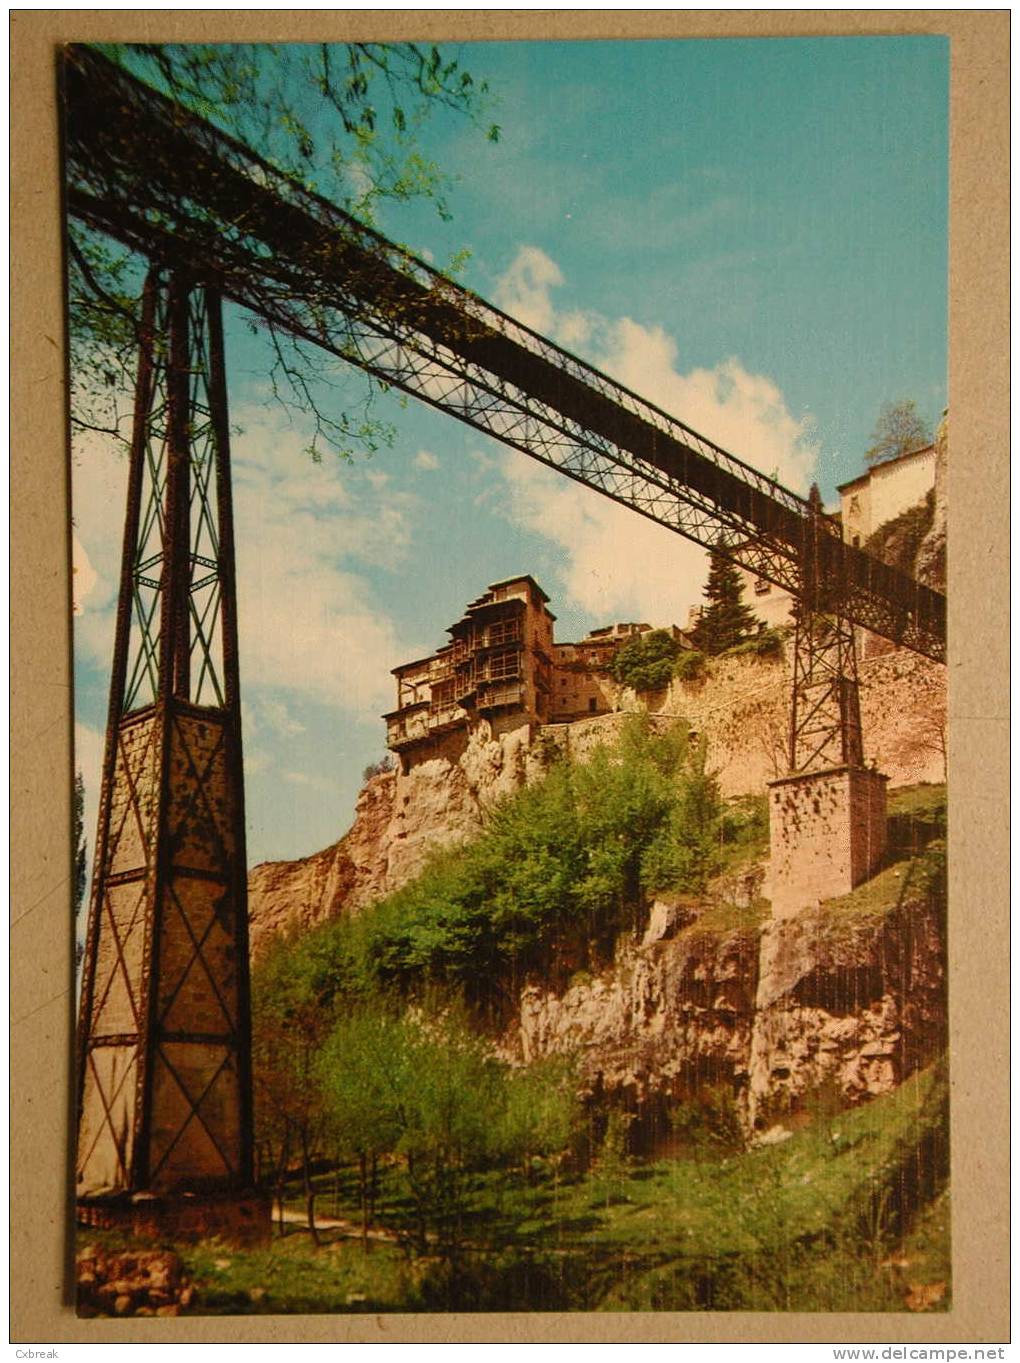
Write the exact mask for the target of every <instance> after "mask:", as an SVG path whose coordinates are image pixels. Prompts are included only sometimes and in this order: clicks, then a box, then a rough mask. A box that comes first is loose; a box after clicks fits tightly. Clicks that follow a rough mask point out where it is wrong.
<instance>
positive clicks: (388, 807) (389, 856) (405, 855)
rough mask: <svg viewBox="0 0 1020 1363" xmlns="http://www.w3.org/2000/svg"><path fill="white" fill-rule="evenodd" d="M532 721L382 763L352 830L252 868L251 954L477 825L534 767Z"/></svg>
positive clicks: (388, 880) (368, 897)
mask: <svg viewBox="0 0 1020 1363" xmlns="http://www.w3.org/2000/svg"><path fill="white" fill-rule="evenodd" d="M537 769H538V768H537V758H536V756H535V755H533V754H532V753H531V748H530V743H529V736H528V730H527V729H526V728H525V729H515V730H512V731H510V732H508V733H504V734H501V735H499V736H497V737H494V736H492V735H491V733H488V732H484V733H482V732H480V733H476V734H474V735H472V737H471V739H470V740H469V741H468V742H467V743H466V745H463V746H462V748H461V749H460V750H459V751H458V750H456V749H451V750H450V751H449V752H448V753H447V754H446V755H441V756H436V757H433V758H431V759H429V760H427V761H423V762H419V763H417V764H416V765H415V766H413V767H412V768H411V769H410V770H409V771H408V772H406V773H404V772H400V771H395V772H384V773H382V774H380V775H378V776H373V777H372V778H371V779H370V780H369V781H368V782H367V783H366V784H365V786H364V787H363V789H362V791H361V794H360V795H359V797H358V802H357V805H356V807H355V812H354V822H353V823H352V825H351V827H350V830H349V831H348V832H347V833H346V834H345V835H344V836H343V837H342V838H341V839H340V840H339V842H337V843H334V845H333V846H332V847H327V848H326V849H325V850H324V851H322V852H316V853H315V854H314V855H313V856H310V857H305V858H303V859H302V860H301V861H278V862H264V863H263V864H262V865H260V866H256V867H255V868H254V869H253V870H252V871H251V872H250V874H249V877H248V912H249V917H250V936H251V948H252V952H253V954H255V955H257V954H258V953H259V952H260V951H261V950H263V949H264V947H265V945H266V943H267V942H268V941H269V940H270V939H271V938H273V937H275V936H276V935H278V934H280V933H285V932H294V931H298V932H302V931H307V930H308V929H309V928H312V927H315V926H317V925H318V924H319V923H322V922H326V921H328V920H329V919H332V918H336V917H338V916H339V915H340V914H342V913H356V912H357V911H358V910H359V909H362V908H364V907H365V905H367V904H371V903H373V902H374V901H376V900H378V899H381V898H382V897H383V896H384V895H386V894H389V893H390V892H391V891H393V890H396V889H399V888H400V886H402V885H406V884H407V882H408V881H410V880H413V879H414V877H415V876H416V875H417V874H418V873H419V871H421V869H422V867H423V866H424V864H425V862H426V860H427V859H428V857H429V855H430V854H431V853H433V852H435V851H436V850H437V849H438V848H441V847H449V846H453V845H454V844H456V843H457V842H462V841H463V840H464V839H465V838H467V837H470V836H471V835H472V834H474V833H477V832H478V830H479V828H480V827H481V824H482V819H483V816H484V813H485V810H486V809H487V808H489V807H490V806H491V805H492V804H493V803H494V801H496V800H498V799H500V798H501V797H502V796H504V795H507V794H509V793H511V792H512V791H514V790H518V789H519V788H520V787H521V786H522V785H523V784H524V783H525V782H526V781H527V780H528V779H529V775H530V773H531V772H533V771H535V770H537Z"/></svg>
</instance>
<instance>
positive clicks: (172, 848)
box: [77, 270, 259, 1229]
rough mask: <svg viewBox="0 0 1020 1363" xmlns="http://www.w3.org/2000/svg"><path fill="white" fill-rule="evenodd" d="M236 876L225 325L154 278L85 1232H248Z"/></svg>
mask: <svg viewBox="0 0 1020 1363" xmlns="http://www.w3.org/2000/svg"><path fill="white" fill-rule="evenodd" d="M246 876H247V866H246V858H245V836H244V794H243V781H242V770H241V718H240V702H239V689H238V661H237V607H236V591H235V583H234V543H233V515H232V509H231V489H230V451H229V435H228V425H227V399H226V385H225V377H224V356H223V331H222V318H221V304H220V299H219V296H218V295H217V294H216V293H215V292H214V291H213V290H211V289H209V288H205V287H198V286H196V285H193V284H192V283H191V282H190V281H189V280H188V279H187V278H186V277H185V276H183V275H182V274H180V273H172V274H169V275H167V274H162V275H161V274H160V273H159V272H158V271H155V270H154V271H152V272H151V273H150V275H149V278H148V280H147V283H146V288H145V295H144V301H143V312H142V321H141V334H140V337H139V362H138V375H137V383H136V391H135V410H134V429H133V433H132V446H131V462H130V471H129V478H128V499H127V515H126V521H125V533H124V549H123V559H122V565H121V579H120V595H119V600H118V609H117V626H116V636H115V644H114V661H113V671H112V676H111V683H110V705H109V718H108V724H107V733H106V750H105V759H104V766H103V781H102V789H101V793H100V809H99V829H98V834H97V843H96V858H95V866H94V872H93V886H92V897H91V903H90V913H89V924H88V932H87V938H86V949H85V961H84V975H83V983H82V995H81V1006H80V1015H79V1038H78V1041H79V1048H78V1065H79V1070H78V1162H77V1187H78V1196H79V1202H80V1205H82V1206H83V1207H85V1208H91V1210H92V1213H93V1216H92V1219H94V1220H96V1221H99V1222H102V1221H103V1219H104V1208H105V1209H106V1211H107V1212H108V1211H109V1210H110V1208H111V1206H114V1205H115V1204H119V1205H130V1206H132V1207H133V1208H134V1213H133V1215H134V1219H135V1220H137V1219H138V1216H139V1215H141V1214H142V1213H141V1212H139V1208H142V1209H143V1211H144V1210H145V1209H148V1210H149V1211H153V1210H154V1207H153V1201H154V1200H155V1202H157V1203H159V1202H162V1203H165V1204H166V1206H165V1207H164V1209H163V1211H162V1213H160V1215H161V1220H162V1224H164V1225H165V1224H166V1222H167V1215H168V1213H167V1208H173V1209H175V1210H173V1211H171V1212H170V1213H169V1215H170V1220H171V1222H172V1223H173V1224H176V1225H177V1226H178V1228H179V1229H186V1228H187V1227H186V1225H185V1224H184V1223H186V1222H187V1220H188V1215H190V1216H191V1220H192V1221H195V1219H196V1215H197V1216H198V1218H199V1220H200V1222H201V1226H202V1228H203V1229H209V1228H210V1227H215V1226H217V1225H219V1224H221V1223H222V1224H224V1225H226V1224H229V1223H230V1222H231V1221H232V1220H236V1219H237V1218H236V1215H235V1213H236V1212H237V1210H238V1208H240V1209H241V1211H242V1219H243V1216H245V1215H246V1216H247V1217H248V1218H249V1219H252V1220H253V1225H254V1223H256V1222H258V1220H259V1217H258V1215H257V1211H256V1207H255V1204H252V1203H247V1204H246V1203H245V1199H244V1198H243V1197H240V1196H239V1195H240V1194H241V1193H242V1191H243V1190H246V1189H250V1188H251V1185H252V1097H251V1093H252V1086H251V1060H250V1044H251V1043H250V1003H249V989H248V921H247V884H246ZM215 1206H218V1207H220V1209H221V1210H220V1212H219V1213H216V1212H214V1211H213V1212H211V1211H210V1210H209V1209H210V1207H215ZM189 1209H190V1211H189ZM182 1217H183V1222H182ZM232 1228H234V1229H236V1227H232Z"/></svg>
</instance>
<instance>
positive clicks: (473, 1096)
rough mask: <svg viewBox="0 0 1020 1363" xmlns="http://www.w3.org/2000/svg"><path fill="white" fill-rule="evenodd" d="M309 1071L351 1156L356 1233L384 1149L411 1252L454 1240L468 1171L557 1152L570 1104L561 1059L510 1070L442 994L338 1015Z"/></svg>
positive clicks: (448, 1248)
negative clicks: (374, 1163)
mask: <svg viewBox="0 0 1020 1363" xmlns="http://www.w3.org/2000/svg"><path fill="white" fill-rule="evenodd" d="M318 1071H319V1076H320V1079H319V1082H320V1084H321V1087H322V1090H323V1092H324V1094H325V1096H326V1104H327V1109H328V1112H329V1114H330V1119H331V1121H332V1123H333V1124H334V1129H335V1130H336V1132H337V1133H339V1134H340V1135H341V1138H342V1140H343V1142H344V1143H345V1145H346V1148H347V1149H348V1150H349V1151H351V1152H353V1153H355V1154H356V1155H357V1156H358V1158H359V1167H360V1169H361V1178H362V1208H363V1234H364V1235H365V1236H366V1238H367V1233H368V1222H367V1217H368V1216H369V1193H368V1185H367V1179H366V1174H365V1169H366V1164H367V1157H368V1156H370V1155H375V1156H380V1155H384V1154H385V1155H391V1156H393V1157H395V1158H396V1159H397V1160H398V1161H399V1163H400V1166H401V1169H402V1172H403V1178H404V1183H405V1187H406V1191H407V1195H408V1197H409V1200H410V1203H411V1207H412V1222H413V1224H412V1225H411V1226H410V1228H404V1229H405V1231H406V1232H407V1234H408V1245H409V1247H410V1248H411V1249H412V1250H414V1251H415V1252H416V1253H419V1254H426V1253H436V1252H438V1253H439V1254H440V1255H441V1256H442V1257H443V1258H444V1259H447V1260H453V1259H455V1258H456V1257H457V1256H458V1254H459V1253H460V1250H461V1249H462V1247H463V1243H464V1238H465V1233H466V1218H467V1215H468V1212H469V1207H470V1192H471V1187H472V1183H473V1180H474V1177H475V1176H476V1175H477V1174H479V1173H480V1172H482V1171H484V1170H486V1169H492V1168H496V1167H502V1166H505V1165H506V1164H507V1163H508V1162H510V1161H512V1160H518V1161H520V1160H522V1159H525V1158H526V1157H529V1156H535V1155H555V1154H557V1153H559V1152H560V1151H561V1150H562V1149H564V1148H565V1147H566V1145H567V1143H568V1141H569V1139H570V1135H571V1130H572V1124H573V1118H574V1116H575V1114H576V1110H577V1109H576V1104H577V1100H576V1097H575V1096H574V1092H573V1085H572V1083H571V1078H570V1075H569V1070H568V1069H567V1067H566V1066H564V1065H562V1064H558V1065H546V1066H542V1067H539V1068H535V1069H531V1070H523V1071H514V1070H512V1069H511V1068H510V1067H509V1066H508V1065H506V1064H505V1063H504V1062H502V1061H500V1060H499V1059H497V1058H496V1057H495V1055H494V1054H493V1053H492V1051H491V1048H490V1047H489V1046H488V1044H487V1043H486V1042H485V1041H484V1039H483V1038H481V1037H480V1036H478V1035H477V1034H476V1033H475V1032H474V1031H473V1029H472V1027H471V1025H470V1020H469V1018H468V1016H467V1013H466V1012H465V1010H464V1009H463V1007H462V1006H461V1005H460V1004H459V1003H457V1002H456V1001H450V1000H446V1001H443V1002H441V1003H438V1004H437V1003H435V1002H432V1003H431V1004H428V1005H426V1006H425V1007H419V1008H416V1009H415V1010H413V1011H411V1012H408V1013H405V1014H404V1015H403V1017H399V1018H398V1017H396V1016H395V1015H394V1014H392V1013H390V1012H386V1011H385V1010H381V1009H379V1008H378V1007H376V1008H368V1009H363V1010H360V1011H358V1012H355V1013H353V1014H351V1015H350V1016H348V1017H345V1018H343V1019H341V1020H340V1021H339V1022H338V1024H337V1026H336V1028H335V1030H334V1031H333V1033H332V1035H331V1036H330V1038H329V1040H328V1041H327V1042H326V1044H325V1045H324V1047H323V1048H322V1051H321V1055H320V1058H319V1061H318ZM393 1214H395V1210H394V1213H393Z"/></svg>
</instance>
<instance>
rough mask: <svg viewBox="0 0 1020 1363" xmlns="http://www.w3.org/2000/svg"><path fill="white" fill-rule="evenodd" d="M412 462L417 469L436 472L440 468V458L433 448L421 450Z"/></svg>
mask: <svg viewBox="0 0 1020 1363" xmlns="http://www.w3.org/2000/svg"><path fill="white" fill-rule="evenodd" d="M412 462H413V464H414V466H415V468H416V469H423V470H424V471H425V472H426V473H434V472H435V470H436V469H437V468H439V459H438V458H437V456H436V455H434V454H433V453H432V451H431V450H419V451H418V453H417V454H416V455H415V456H414V459H413V461H412Z"/></svg>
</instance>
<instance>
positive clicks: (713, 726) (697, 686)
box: [248, 649, 945, 953]
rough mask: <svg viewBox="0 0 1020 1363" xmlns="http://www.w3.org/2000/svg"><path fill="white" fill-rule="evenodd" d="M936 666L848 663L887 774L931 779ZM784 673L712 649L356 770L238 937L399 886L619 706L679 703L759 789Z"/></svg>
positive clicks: (939, 728) (724, 768)
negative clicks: (631, 689) (666, 671)
mask: <svg viewBox="0 0 1020 1363" xmlns="http://www.w3.org/2000/svg"><path fill="white" fill-rule="evenodd" d="M944 673H945V669H944V668H941V667H939V665H938V664H936V663H931V662H929V661H928V660H927V659H925V658H921V657H919V656H917V655H916V654H912V653H909V652H907V651H905V650H903V649H897V650H895V651H893V652H891V653H885V654H882V655H881V656H878V657H874V658H870V659H867V660H866V661H864V662H862V664H861V712H862V720H863V724H864V733H865V745H866V756H867V757H868V758H871V757H872V756H874V757H875V759H876V760H877V762H878V765H879V768H880V770H882V771H883V772H885V773H886V774H887V775H888V776H889V778H890V782H891V784H892V785H893V786H897V785H907V784H912V783H914V782H919V781H931V782H940V781H943V780H944V779H945V757H944V747H945V722H944V716H945V675H944ZM789 687H790V674H789V664H788V663H787V662H786V661H785V660H767V659H753V658H750V659H749V658H742V657H735V658H719V659H715V660H713V662H712V663H711V665H710V668H709V672H708V675H707V676H706V677H705V678H703V679H702V680H699V681H695V682H679V681H675V682H673V683H672V685H671V686H670V687H669V688H667V689H666V690H664V691H663V692H659V693H652V694H648V695H643V696H641V697H635V696H634V694H633V693H627V692H622V693H621V695H620V699H619V704H620V707H621V708H620V712H618V713H615V714H608V715H602V716H598V717H593V718H591V719H584V720H579V721H578V722H577V723H574V724H558V725H549V726H547V727H546V728H544V729H542V730H541V731H540V733H539V738H538V741H537V742H535V743H532V741H531V736H530V732H529V730H528V729H527V728H526V727H524V728H520V729H514V730H511V731H509V732H506V733H503V734H498V735H494V734H493V733H492V732H491V731H490V730H488V729H486V728H482V729H480V730H479V731H477V732H476V733H474V734H472V736H471V737H470V739H468V740H466V741H465V740H463V739H460V740H459V741H458V740H456V739H454V738H451V739H449V740H447V744H446V747H445V748H442V749H439V750H437V752H436V754H435V755H434V756H431V757H428V758H427V760H423V761H417V762H416V763H415V764H414V765H413V766H411V767H410V769H409V770H408V771H407V772H387V773H384V774H382V775H380V776H375V777H373V778H372V779H371V780H369V781H368V783H367V784H366V785H365V787H364V789H363V790H362V792H361V795H360V796H359V798H358V803H357V807H356V809H355V816H354V822H353V824H352V825H351V828H350V830H349V831H348V832H347V833H346V834H345V835H344V836H343V837H342V838H341V839H340V840H339V842H337V843H335V844H334V845H333V846H332V847H328V848H326V849H325V850H324V851H322V852H317V853H315V854H314V855H313V856H310V857H306V858H304V859H303V860H301V861H288V862H267V863H264V864H262V865H261V866H256V867H255V868H254V869H253V870H252V872H251V873H250V875H249V879H248V904H249V913H250V916H251V940H252V948H253V950H254V951H255V952H256V953H258V952H259V951H261V950H262V949H263V948H264V946H265V944H266V943H267V942H268V941H269V940H270V939H271V938H272V937H274V936H275V935H277V934H278V933H281V932H287V931H292V930H297V931H303V930H307V929H308V928H310V927H314V926H315V925H316V924H318V923H321V922H325V921H327V920H329V919H331V918H335V917H338V916H339V915H340V914H343V913H356V912H357V911H358V910H359V909H362V908H364V907H365V906H366V905H367V904H370V903H373V902H374V901H375V900H377V899H380V898H382V897H383V896H384V895H386V894H388V893H390V892H391V891H393V890H396V889H399V888H400V886H402V885H405V884H406V883H407V882H408V881H409V880H412V879H413V878H414V876H415V875H417V874H418V872H419V871H420V870H421V868H422V866H423V865H424V863H425V861H426V860H427V858H428V856H429V854H430V852H432V851H434V850H436V849H437V848H440V847H448V846H451V845H453V844H455V843H457V842H459V841H463V839H465V838H466V837H470V836H471V835H472V834H474V833H476V832H477V831H478V829H479V828H480V827H481V824H482V819H483V816H484V813H485V810H486V809H487V808H489V807H491V805H492V804H493V803H494V802H495V801H496V800H498V799H500V798H501V797H503V796H504V795H508V794H510V793H512V792H513V791H515V790H518V789H519V788H520V787H521V786H522V785H523V784H525V782H527V781H528V780H530V779H532V778H533V777H534V776H535V775H536V774H538V773H539V772H541V771H542V770H543V753H542V750H543V748H544V747H552V748H557V749H559V750H560V751H562V752H564V753H566V754H568V755H569V756H571V757H573V758H575V759H580V760H583V759H584V758H585V756H586V755H587V754H588V753H590V752H591V751H592V749H593V748H594V747H595V746H596V745H597V744H599V743H611V742H612V741H613V739H614V738H615V737H616V735H617V734H618V732H619V730H620V728H621V726H622V725H623V723H624V722H625V720H626V713H625V712H626V711H633V710H635V709H645V708H647V709H648V710H650V711H651V712H652V714H653V715H657V716H658V717H659V720H660V722H661V723H662V724H664V725H665V724H668V723H670V722H672V720H674V719H675V718H678V717H680V716H682V717H683V718H684V719H685V720H686V721H687V723H688V724H689V725H690V727H691V728H692V729H693V730H694V731H696V732H697V733H699V734H704V735H706V736H707V738H708V742H709V750H710V752H711V755H712V765H713V767H714V768H715V769H716V771H717V772H718V777H719V783H720V786H721V789H722V792H723V794H724V795H726V796H729V795H742V794H748V793H754V792H760V791H763V790H764V789H765V785H766V782H768V781H770V780H772V779H773V778H774V777H775V776H777V775H778V774H779V773H780V772H781V771H782V770H783V769H784V766H785V745H786V726H787V722H788V720H787V705H788V696H789Z"/></svg>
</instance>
